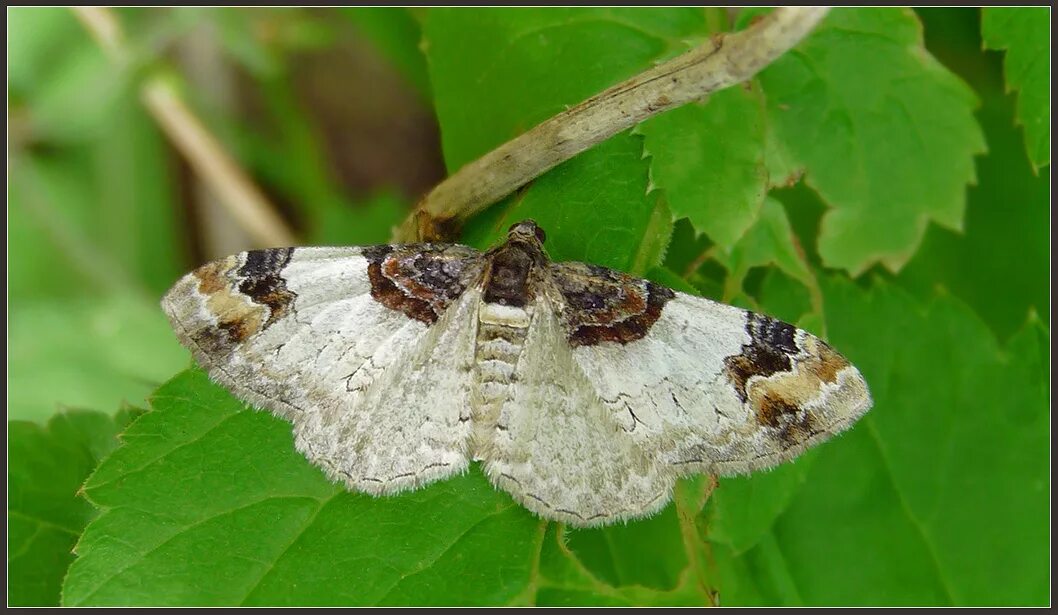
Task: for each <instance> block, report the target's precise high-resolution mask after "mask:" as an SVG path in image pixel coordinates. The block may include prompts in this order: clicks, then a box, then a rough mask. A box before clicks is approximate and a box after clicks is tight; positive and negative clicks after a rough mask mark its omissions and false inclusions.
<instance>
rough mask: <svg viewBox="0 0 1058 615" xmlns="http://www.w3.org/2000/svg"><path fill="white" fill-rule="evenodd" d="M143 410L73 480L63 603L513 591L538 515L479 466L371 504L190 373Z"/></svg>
mask: <svg viewBox="0 0 1058 615" xmlns="http://www.w3.org/2000/svg"><path fill="white" fill-rule="evenodd" d="M152 407H153V411H152V412H149V413H148V414H146V415H144V417H143V418H141V419H140V420H139V421H137V423H136V424H135V425H133V426H132V427H131V428H130V429H129V430H128V432H127V433H126V435H125V438H124V439H125V442H126V445H125V446H123V447H121V448H120V449H118V450H117V451H115V452H114V454H113V455H111V456H110V457H109V458H107V460H106V461H105V462H104V463H103V464H101V465H100V467H99V469H98V470H97V471H96V472H95V473H94V474H93V476H92V478H91V480H90V481H89V482H88V483H87V484H86V485H85V492H86V494H87V497H88V498H89V499H90V500H91V501H92V502H93V503H94V504H96V505H97V506H99V507H101V508H103V513H102V515H101V516H100V517H99V519H98V520H96V521H95V522H94V523H92V525H91V526H90V527H89V528H88V529H87V530H86V532H85V534H84V536H83V537H82V539H81V541H80V543H79V544H78V548H77V553H78V556H79V557H78V559H77V561H76V562H75V563H74V565H73V567H72V568H71V570H70V574H69V577H68V578H67V581H66V585H65V589H64V602H65V604H67V605H88V604H155V605H174V604H183V605H191V604H214V605H218V604H272V605H277V604H297V605H312V604H315V605H326V604H399V603H430V604H463V603H499V602H503V601H504V600H506V599H509V598H511V597H512V596H514V595H515V594H517V593H518V592H519V591H521V590H523V589H524V588H525V585H526V582H527V580H528V577H529V568H530V563H531V561H532V558H531V556H530V553H531V551H532V550H534V549H535V548H537V543H538V540H539V538H538V536H539V533H538V531H537V526H538V522H537V521H536V520H535V519H534V518H533V517H532V516H531V515H530V514H529V513H528V512H527V511H525V510H524V509H522V508H521V507H519V506H516V505H515V504H514V503H513V502H511V500H510V498H508V497H507V496H505V495H503V494H500V493H498V492H496V491H494V490H493V489H492V488H491V487H490V486H489V485H488V483H487V482H486V481H485V480H484V478H483V477H482V476H481V475H480V474H478V473H476V472H474V473H471V474H468V475H464V476H462V477H459V478H455V479H452V480H448V481H443V482H440V483H437V484H435V485H433V486H432V487H430V488H427V489H423V490H419V491H415V492H413V493H409V494H406V495H403V496H400V497H392V498H379V499H375V498H371V497H369V496H366V495H359V494H352V493H348V492H346V491H344V490H343V489H341V488H339V487H338V486H336V485H333V484H331V483H330V482H328V480H327V479H326V478H325V477H324V476H323V474H322V472H320V471H319V470H318V469H316V468H315V467H313V466H311V465H310V464H309V463H308V462H307V461H306V460H305V459H304V457H302V456H301V455H300V454H299V453H298V452H297V451H296V450H295V449H294V446H293V438H292V436H291V431H290V425H289V423H286V422H284V421H282V420H279V419H276V418H274V417H272V416H270V415H268V414H267V413H262V412H254V411H252V410H250V409H248V408H247V407H246V406H245V405H244V404H242V403H241V402H239V401H238V400H236V399H235V398H233V397H231V395H230V394H228V393H227V392H226V391H224V390H223V389H221V388H219V387H217V386H215V385H212V384H211V383H210V382H209V380H208V378H207V377H206V376H205V374H204V373H202V372H201V371H198V370H194V371H190V372H185V373H183V374H181V375H180V376H178V377H176V378H175V379H173V380H172V381H171V382H169V383H168V384H166V385H165V386H164V387H162V388H161V389H160V390H159V391H158V392H157V394H156V395H155V396H154V398H153V400H152ZM498 544H502V545H503V548H501V549H497V548H496V545H498ZM221 545H223V546H222V547H221ZM451 574H455V575H457V576H459V577H460V578H462V579H463V580H464V582H463V583H459V584H452V583H450V582H446V581H445V579H448V578H449V576H448V575H451ZM484 588H488V591H483V589H484Z"/></svg>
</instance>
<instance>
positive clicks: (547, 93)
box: [424, 9, 705, 274]
mask: <svg viewBox="0 0 1058 615" xmlns="http://www.w3.org/2000/svg"><path fill="white" fill-rule="evenodd" d="M704 28H705V20H704V14H703V13H702V12H700V11H697V10H692V9H649V10H634V11H627V10H624V9H606V10H597V9H519V10H516V11H510V10H500V9H489V10H474V11H466V10H458V9H448V10H439V11H430V12H429V13H428V14H427V15H426V19H425V21H424V36H425V41H426V42H425V45H426V47H425V48H426V54H427V59H428V62H429V67H430V76H431V81H432V83H433V88H434V94H435V105H436V109H437V115H438V119H439V121H440V123H441V134H442V144H443V146H444V151H445V160H446V162H447V165H448V168H449V169H450V170H452V171H454V170H456V169H458V168H459V167H461V166H462V165H463V164H465V163H466V162H469V161H470V160H472V159H474V158H476V157H477V156H479V155H481V154H484V153H485V152H486V151H488V149H490V148H491V147H493V146H495V145H498V144H500V143H502V142H503V141H506V140H508V139H510V138H512V137H514V136H517V135H518V134H519V133H522V132H524V131H525V130H528V129H529V128H532V127H533V126H534V125H536V124H538V123H539V122H541V121H543V120H545V119H547V118H548V117H550V116H551V115H553V114H555V113H557V112H559V111H561V110H562V109H564V108H565V107H567V106H569V105H573V104H576V103H577V102H580V101H581V100H583V99H585V98H587V97H589V96H591V95H592V94H595V93H596V92H598V91H600V90H602V89H605V88H606V87H608V86H610V85H613V84H615V83H617V82H619V81H621V80H622V79H625V78H627V77H630V76H632V75H634V74H635V73H636V72H639V71H642V70H644V69H646V68H649V67H650V66H651V64H652V63H653V62H655V61H657V60H659V59H660V58H662V57H665V56H667V55H671V54H672V53H675V52H677V51H679V50H682V49H683V48H684V47H685V45H684V43H683V39H684V38H686V37H689V36H692V35H694V34H696V33H700V32H702V31H703V29H704ZM648 189H649V184H648V163H647V161H646V160H644V159H643V144H642V140H641V138H640V137H637V136H633V135H629V134H628V133H627V132H625V133H623V134H621V135H618V136H616V137H614V138H612V139H610V140H608V141H606V142H605V143H602V144H600V145H599V146H597V147H595V148H593V149H591V150H589V151H587V152H584V153H583V154H581V155H579V156H577V157H575V158H574V159H572V160H570V161H568V162H566V163H564V164H562V165H560V166H559V167H557V168H555V169H554V170H552V171H551V172H550V173H547V174H545V175H544V176H542V177H540V178H538V179H537V180H535V181H534V182H533V183H532V184H530V185H529V186H527V187H525V188H523V189H522V191H520V192H519V193H518V194H516V195H515V196H513V197H511V198H508V199H507V200H506V201H505V203H503V204H500V205H497V206H494V207H493V208H492V209H491V210H490V211H489V212H487V213H486V214H485V215H482V216H479V217H478V218H477V219H475V220H473V221H471V223H470V224H469V225H468V228H467V229H466V233H465V234H464V237H463V239H464V241H465V242H466V243H469V244H471V245H475V246H478V247H485V246H488V245H491V244H492V243H494V242H495V241H496V240H497V239H498V238H501V237H503V236H504V234H505V233H506V231H507V228H508V227H509V226H510V225H511V224H513V223H515V222H518V221H519V220H522V219H525V218H532V219H534V220H536V221H537V222H538V223H539V224H541V225H542V226H543V227H544V228H546V229H548V232H549V234H550V236H551V238H552V239H551V240H550V241H549V242H548V245H547V248H548V250H549V253H550V254H551V255H552V256H553V257H554V258H556V259H559V260H590V261H592V262H596V263H599V264H601V265H605V266H610V267H614V268H618V269H624V270H626V271H628V270H636V272H637V273H640V274H642V273H644V272H645V271H646V270H647V269H648V268H649V267H650V266H653V265H655V264H658V263H659V262H660V260H661V258H662V256H663V254H664V249H665V246H666V245H667V243H668V237H669V235H671V228H672V227H671V224H672V220H671V214H669V213H668V210H667V209H664V208H665V207H666V203H664V202H661V201H659V200H658V198H657V195H656V194H648Z"/></svg>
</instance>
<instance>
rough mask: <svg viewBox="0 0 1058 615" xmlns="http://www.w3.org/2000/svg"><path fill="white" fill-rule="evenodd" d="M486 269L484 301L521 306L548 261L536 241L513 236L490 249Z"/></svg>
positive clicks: (527, 301)
mask: <svg viewBox="0 0 1058 615" xmlns="http://www.w3.org/2000/svg"><path fill="white" fill-rule="evenodd" d="M486 258H487V259H488V265H487V270H486V272H485V292H484V294H483V296H482V300H483V301H484V302H485V303H498V304H500V305H507V306H515V307H524V306H526V305H528V304H529V303H530V302H531V301H532V299H533V296H534V293H535V292H536V291H537V290H538V289H537V288H536V286H537V284H534V281H535V280H536V279H537V278H538V277H539V275H540V272H541V271H542V269H543V268H544V267H545V266H546V264H547V255H545V254H544V250H543V248H542V247H541V246H540V244H539V242H537V241H535V240H525V239H521V238H515V237H512V238H511V239H510V240H509V241H507V243H505V244H503V245H502V246H500V247H498V248H496V249H495V250H493V251H491V252H489V253H488V254H487V256H486Z"/></svg>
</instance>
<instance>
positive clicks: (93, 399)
mask: <svg viewBox="0 0 1058 615" xmlns="http://www.w3.org/2000/svg"><path fill="white" fill-rule="evenodd" d="M10 325H11V329H10V337H9V338H8V352H9V356H10V358H11V364H10V367H9V372H8V417H9V418H17V419H30V420H43V419H45V418H46V417H48V416H49V415H51V414H52V413H53V412H54V411H55V409H56V406H58V405H64V406H70V407H82V408H116V407H118V406H119V405H121V403H122V402H123V401H127V402H130V403H133V404H137V403H140V402H141V401H142V400H143V399H145V398H146V396H147V394H148V393H150V391H151V390H153V389H154V388H155V387H156V386H157V384H158V383H159V382H163V381H164V380H165V379H166V378H167V377H168V376H169V375H170V374H172V373H173V371H175V370H177V369H180V368H181V367H184V366H186V365H187V362H188V355H187V352H186V351H184V350H183V349H182V348H181V347H180V345H179V344H178V343H177V341H176V336H175V335H173V332H172V330H171V329H170V328H169V324H168V322H166V320H165V315H164V314H162V311H161V309H160V308H159V307H158V306H157V304H155V303H154V302H150V303H148V302H146V301H144V300H143V299H142V298H140V297H138V296H135V295H128V294H115V295H111V296H109V297H106V298H103V299H67V300H63V301H54V300H37V301H20V302H17V303H15V304H13V305H12V306H11V312H10Z"/></svg>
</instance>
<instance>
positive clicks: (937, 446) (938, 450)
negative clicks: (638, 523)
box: [715, 278, 1049, 605]
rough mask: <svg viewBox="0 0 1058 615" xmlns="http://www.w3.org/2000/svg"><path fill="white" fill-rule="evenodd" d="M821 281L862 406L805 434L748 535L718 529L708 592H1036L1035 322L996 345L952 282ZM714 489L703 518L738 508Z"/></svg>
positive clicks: (1038, 427) (1038, 424)
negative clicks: (905, 286) (859, 413)
mask: <svg viewBox="0 0 1058 615" xmlns="http://www.w3.org/2000/svg"><path fill="white" fill-rule="evenodd" d="M823 291H824V295H825V300H826V314H827V327H828V330H829V332H830V342H831V343H832V344H833V345H834V346H835V347H836V348H837V349H839V350H840V351H842V352H843V353H845V354H846V355H847V356H848V357H849V358H850V359H851V360H852V361H853V362H854V363H855V364H856V365H857V366H858V367H859V368H860V369H861V370H862V372H863V373H864V375H865V377H866V379H867V382H868V383H869V384H870V386H871V391H872V394H873V396H874V398H875V408H874V409H873V410H871V412H870V413H869V414H868V415H867V416H866V417H865V418H864V419H863V420H862V421H861V422H860V423H859V424H858V425H857V426H856V427H855V428H853V429H852V430H851V431H850V432H849V433H847V434H845V435H843V436H841V437H839V438H837V439H836V440H834V441H832V442H830V443H827V444H826V445H824V446H822V447H821V448H820V449H819V451H818V454H817V455H816V457H815V459H814V461H813V463H812V466H811V469H810V470H809V472H808V475H807V477H806V478H805V480H804V482H803V486H802V487H801V488H800V489H798V490H797V492H796V493H795V494H794V496H793V497H792V499H791V500H790V503H789V505H788V506H787V507H786V508H785V510H783V511H782V513H781V514H780V515H779V516H778V517H777V519H776V520H775V522H774V524H773V525H772V527H771V530H770V532H768V534H766V535H765V536H764V537H762V538H760V539H759V540H758V541H757V543H756V544H755V546H753V547H752V548H751V549H749V550H748V551H745V552H743V553H741V554H738V555H735V554H733V553H732V550H731V548H730V547H729V546H725V545H721V548H720V549H718V551H717V552H718V553H721V555H720V556H719V557H718V560H719V561H718V566H720V592H721V599H722V602H724V603H728V604H729V603H730V601H724V600H723V596H724V595H725V587H728V586H731V587H734V588H735V595H736V596H738V597H739V600H743V601H745V602H746V603H752V602H758V601H765V602H779V603H784V604H798V603H802V602H803V603H805V604H991V605H996V604H1011V605H1013V604H1045V603H1046V601H1047V595H1048V594H1047V591H1048V583H1049V581H1048V579H1049V574H1048V550H1047V544H1048V540H1047V538H1048V522H1047V519H1048V514H1047V513H1048V492H1047V477H1048V467H1049V465H1048V460H1047V450H1048V433H1049V419H1048V409H1047V408H1048V405H1047V399H1048V386H1047V371H1048V370H1047V355H1046V348H1047V337H1046V333H1045V331H1044V330H1043V329H1042V327H1040V325H1039V323H1037V322H1031V323H1030V324H1029V325H1028V326H1026V327H1025V328H1024V329H1023V330H1022V331H1021V332H1020V333H1019V334H1018V335H1017V336H1015V338H1014V339H1013V341H1012V342H1011V343H1010V344H1009V345H1008V347H1007V348H1006V349H1005V350H1004V349H1002V348H1000V346H999V345H998V343H997V342H996V340H995V338H994V337H993V335H992V333H991V332H990V331H989V330H988V328H987V327H986V326H985V325H984V324H983V323H982V322H981V321H980V320H979V319H978V318H977V317H976V316H975V315H974V314H973V313H972V312H970V311H969V310H968V309H967V308H966V307H965V305H963V304H962V303H960V302H959V301H958V300H956V299H954V298H952V297H950V296H941V297H939V298H937V299H935V300H934V301H933V302H932V303H931V304H930V305H929V306H927V307H923V306H922V305H920V304H919V303H917V302H916V301H915V300H914V299H912V298H911V297H910V296H908V295H907V294H906V293H904V292H902V291H900V290H898V289H896V288H894V287H892V286H890V285H887V284H884V283H881V282H877V283H875V284H874V286H873V288H871V289H870V290H863V289H860V288H858V287H856V286H854V285H852V284H851V283H849V282H847V281H842V280H839V279H837V278H830V279H826V280H824V284H823ZM767 478H769V477H768V476H767V475H764V476H760V477H752V478H750V479H749V480H750V481H763V480H766V479H767ZM727 495H728V496H734V495H735V494H734V493H732V492H728V494H727ZM723 503H724V502H723V500H720V501H718V502H717V503H716V504H717V507H718V510H715V514H716V515H717V518H722V517H723V515H724V514H729V515H731V514H736V513H737V511H738V510H739V509H738V508H735V507H734V506H733V504H734V503H733V502H730V498H729V501H728V505H727V506H726V507H724V508H720V507H721V506H722V505H723ZM743 504H744V503H743ZM743 508H745V507H744V506H743Z"/></svg>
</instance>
